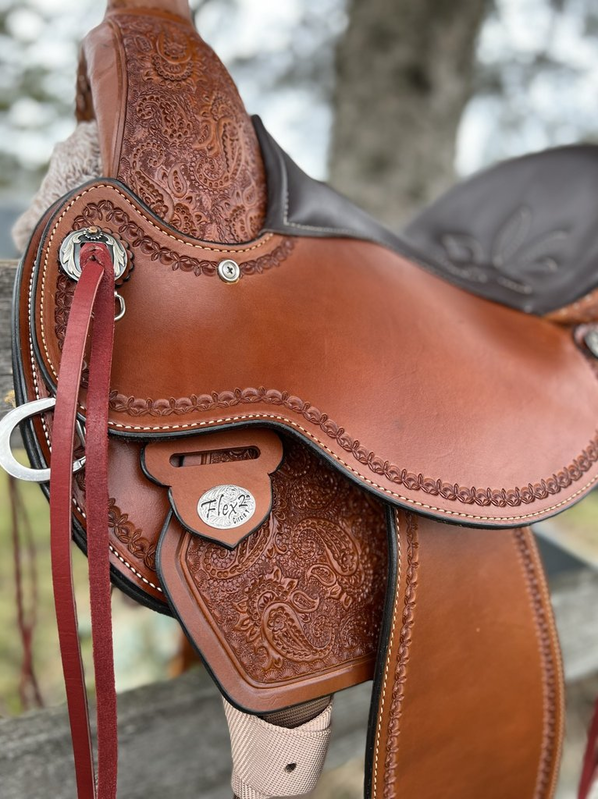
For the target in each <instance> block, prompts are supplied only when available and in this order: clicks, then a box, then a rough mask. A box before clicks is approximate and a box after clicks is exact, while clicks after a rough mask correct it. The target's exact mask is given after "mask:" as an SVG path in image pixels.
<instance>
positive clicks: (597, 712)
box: [578, 702, 598, 799]
mask: <svg viewBox="0 0 598 799" xmlns="http://www.w3.org/2000/svg"><path fill="white" fill-rule="evenodd" d="M596 782H598V702H596V707H595V708H594V716H593V718H592V723H591V724H590V729H589V732H588V743H587V746H586V753H585V756H584V760H583V769H582V772H581V779H580V781H579V793H578V797H579V799H588V797H589V796H590V792H591V790H592V787H593V786H594V784H595V783H596Z"/></svg>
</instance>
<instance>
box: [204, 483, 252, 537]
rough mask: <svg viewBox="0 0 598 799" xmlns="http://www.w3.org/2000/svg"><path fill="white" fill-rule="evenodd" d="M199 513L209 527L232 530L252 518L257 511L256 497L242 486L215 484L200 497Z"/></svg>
mask: <svg viewBox="0 0 598 799" xmlns="http://www.w3.org/2000/svg"><path fill="white" fill-rule="evenodd" d="M197 513H198V515H199V518H200V519H201V520H202V522H204V523H205V524H207V525H208V526H209V527H214V528H215V529H216V530H232V529H233V528H234V527H240V526H241V525H242V524H245V522H247V521H249V519H251V517H252V516H253V514H254V513H255V497H254V496H253V494H252V493H251V491H248V490H247V489H246V488H242V487H241V486H236V485H221V486H214V488H210V489H209V490H208V491H206V492H205V494H202V496H201V497H200V498H199V502H198V503H197Z"/></svg>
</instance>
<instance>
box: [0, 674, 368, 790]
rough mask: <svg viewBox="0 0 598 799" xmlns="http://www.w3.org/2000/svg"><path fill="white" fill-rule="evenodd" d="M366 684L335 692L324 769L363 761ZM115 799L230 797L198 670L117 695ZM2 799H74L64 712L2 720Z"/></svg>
mask: <svg viewBox="0 0 598 799" xmlns="http://www.w3.org/2000/svg"><path fill="white" fill-rule="evenodd" d="M369 691H370V686H369V685H363V686H359V687H358V688H356V689H351V690H350V691H345V692H343V693H342V694H339V695H338V696H337V697H336V700H335V712H334V732H333V737H332V744H331V748H330V752H329V757H328V759H327V769H331V768H335V767H338V766H340V765H341V764H343V763H345V762H347V761H348V760H349V759H351V758H354V757H355V756H356V755H361V754H362V753H363V751H364V746H365V732H364V730H365V719H366V717H367V712H368V706H369ZM119 731H120V775H119V792H118V795H119V796H123V797H127V799H163V797H164V796H172V797H177V799H198V797H201V798H202V799H230V796H231V792H230V788H229V780H230V754H229V746H230V745H229V740H228V732H227V727H226V721H225V718H224V712H223V709H222V702H221V699H220V695H219V694H218V691H217V689H216V687H215V686H214V684H213V682H212V680H211V679H210V678H209V676H208V675H207V673H206V672H205V671H204V670H203V669H198V670H196V671H194V672H192V673H189V674H186V675H184V676H183V677H180V678H178V679H175V680H171V681H169V682H168V683H162V684H157V685H152V686H148V687H145V688H140V689H138V690H135V691H130V692H127V693H125V694H121V695H120V696H119ZM0 742H1V743H0V774H1V775H2V797H3V799H24V797H38V796H42V795H43V796H51V797H53V799H72V797H73V796H75V786H74V780H73V773H72V771H73V767H72V755H71V748H70V741H69V736H68V721H67V715H66V711H65V710H64V708H55V709H52V710H47V711H41V712H34V713H30V714H28V715H26V716H23V717H21V718H18V719H12V720H5V721H0Z"/></svg>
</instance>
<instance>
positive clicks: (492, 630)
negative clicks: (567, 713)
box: [370, 512, 563, 799]
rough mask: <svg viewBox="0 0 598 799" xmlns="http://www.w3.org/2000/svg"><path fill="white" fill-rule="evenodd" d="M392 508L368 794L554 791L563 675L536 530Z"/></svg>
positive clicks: (460, 798)
mask: <svg viewBox="0 0 598 799" xmlns="http://www.w3.org/2000/svg"><path fill="white" fill-rule="evenodd" d="M396 515H397V522H398V531H399V533H398V538H399V541H398V546H399V553H400V554H399V590H398V593H397V595H396V601H395V604H394V608H393V613H392V619H391V633H390V642H391V643H390V649H391V656H390V658H389V660H388V661H387V666H386V668H385V669H384V671H383V672H382V673H381V675H380V678H381V683H382V687H383V689H382V692H381V697H382V698H381V703H380V711H381V715H380V718H379V726H378V728H377V730H376V731H375V735H374V736H373V740H372V753H371V762H372V766H373V782H372V790H371V794H370V797H371V799H382V798H383V797H384V799H391V797H395V796H399V795H400V796H405V797H417V799H438V797H442V799H479V798H480V797H484V799H532V797H535V799H546V798H547V797H550V796H552V795H553V791H554V787H555V780H556V777H557V771H558V763H559V758H560V746H561V738H562V732H563V729H562V726H563V708H562V703H563V683H562V672H561V665H560V660H559V652H558V642H557V639H556V634H555V630H554V625H553V619H552V611H551V607H550V600H549V597H548V592H547V589H546V586H545V584H544V579H543V575H542V570H541V567H540V564H539V560H538V556H537V552H536V549H535V544H534V541H533V537H532V535H531V533H530V532H529V531H528V530H514V531H512V532H507V531H502V532H500V533H497V532H495V531H483V530H475V529H466V528H458V527H448V526H446V525H441V524H438V523H437V522H434V521H433V520H431V519H424V518H422V517H418V516H415V515H412V514H409V513H407V514H405V513H403V512H397V514H396Z"/></svg>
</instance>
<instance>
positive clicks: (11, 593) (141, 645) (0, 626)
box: [0, 470, 181, 716]
mask: <svg viewBox="0 0 598 799" xmlns="http://www.w3.org/2000/svg"><path fill="white" fill-rule="evenodd" d="M18 490H19V491H20V492H21V496H22V497H23V500H24V503H25V505H26V508H27V514H28V516H29V520H30V523H31V528H32V531H33V540H34V547H35V561H36V567H37V572H38V602H37V625H36V630H35V634H34V639H33V642H34V663H35V671H36V675H37V678H38V681H39V684H40V688H41V693H42V695H43V698H44V701H45V704H47V705H55V704H59V703H61V702H63V701H64V687H63V682H62V669H61V665H60V656H59V647H58V635H57V632H56V621H55V617H54V599H53V594H52V579H51V573H50V545H49V544H50V532H49V531H50V526H49V510H48V502H47V500H46V497H45V496H44V494H43V493H42V491H41V490H40V488H39V486H37V485H35V484H33V483H20V484H19V485H18ZM11 528H12V525H11V514H10V500H9V494H8V477H7V475H6V474H5V473H4V472H3V471H2V470H0V553H2V556H1V557H0V716H9V715H10V716H12V715H17V714H19V713H21V712H22V711H23V710H24V709H25V708H23V706H22V704H21V701H20V698H19V680H20V672H21V661H22V645H21V639H20V637H19V633H18V626H17V602H16V593H15V590H16V589H15V561H14V547H13V543H12V533H11ZM21 552H22V558H23V560H24V561H25V556H26V553H25V547H24V546H22V547H21ZM72 552H73V570H74V575H75V586H76V596H77V608H78V615H79V630H80V637H81V644H82V651H83V657H84V662H85V670H86V675H87V678H88V679H87V681H88V687H89V689H90V691H91V692H92V693H93V679H92V678H91V675H93V669H92V667H91V636H90V633H91V630H90V616H89V600H88V586H87V559H86V557H85V556H84V555H83V553H82V552H80V551H79V549H78V548H77V547H76V546H75V545H73V548H72ZM23 567H24V570H26V562H24V563H23ZM25 576H26V575H25ZM25 598H26V602H29V604H30V601H31V590H30V587H28V586H26V590H25ZM112 601H113V623H114V639H115V646H114V649H115V668H116V679H117V689H118V690H119V691H123V690H126V689H128V688H134V687H137V686H139V685H143V684H146V683H150V682H154V681H155V680H160V679H166V678H167V677H168V676H169V671H170V667H171V664H172V661H173V658H174V657H175V656H176V654H177V652H178V650H179V646H180V641H181V634H180V632H179V628H178V625H177V623H176V622H174V620H173V619H170V618H168V617H165V616H161V615H159V614H157V613H153V612H152V611H150V610H148V609H147V608H143V607H141V606H140V605H138V604H137V603H136V602H133V601H132V600H130V599H128V598H127V597H125V596H124V594H122V593H121V592H120V591H119V590H118V589H114V591H113V596H112Z"/></svg>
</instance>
